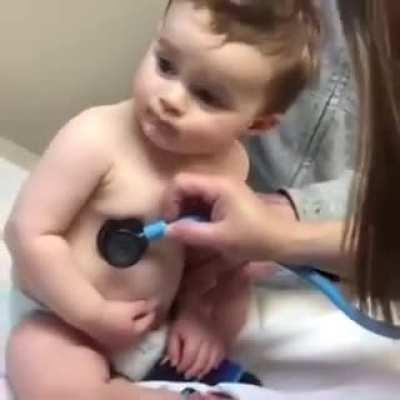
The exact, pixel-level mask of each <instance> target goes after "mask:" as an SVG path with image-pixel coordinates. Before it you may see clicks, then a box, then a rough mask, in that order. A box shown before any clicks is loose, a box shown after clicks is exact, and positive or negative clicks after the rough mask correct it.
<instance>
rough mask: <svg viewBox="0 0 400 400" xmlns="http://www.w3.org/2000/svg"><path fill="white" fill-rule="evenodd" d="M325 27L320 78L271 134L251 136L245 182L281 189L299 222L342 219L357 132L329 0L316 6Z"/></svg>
mask: <svg viewBox="0 0 400 400" xmlns="http://www.w3.org/2000/svg"><path fill="white" fill-rule="evenodd" d="M321 4H322V6H323V8H324V13H325V14H326V21H327V25H328V38H327V41H326V44H325V47H324V49H323V54H322V62H321V65H322V68H321V74H320V78H319V79H318V81H317V82H314V83H313V84H312V85H310V87H309V88H307V89H306V90H305V91H304V93H303V94H302V95H301V97H300V98H299V100H298V101H297V102H296V103H295V104H294V106H292V108H291V109H290V110H289V111H288V112H287V114H286V115H285V116H284V118H283V120H282V123H281V124H280V125H279V127H278V128H276V129H275V130H274V131H272V132H268V133H266V134H265V135H263V136H260V137H254V138H252V139H251V140H250V141H249V142H248V143H247V144H248V150H249V153H250V159H251V173H250V178H249V182H250V184H251V185H252V186H253V187H254V188H255V189H256V190H258V191H262V192H271V191H276V190H279V189H284V190H286V193H287V194H288V195H289V196H290V197H291V199H292V200H293V203H294V204H295V206H296V209H297V213H298V215H299V217H300V218H301V219H304V220H312V219H338V218H339V219H341V218H344V217H345V216H346V212H347V203H348V194H349V189H350V186H351V182H352V176H353V172H352V170H353V169H354V159H355V154H354V153H355V145H356V143H357V141H356V140H355V136H356V132H357V130H356V129H357V120H356V118H357V105H356V100H355V99H356V93H355V88H354V83H353V79H352V76H351V68H350V62H349V58H348V53H347V48H346V45H345V40H344V37H343V33H342V29H341V25H340V20H339V17H338V13H337V9H336V5H335V1H334V0H324V1H322V2H321Z"/></svg>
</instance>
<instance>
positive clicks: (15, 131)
mask: <svg viewBox="0 0 400 400" xmlns="http://www.w3.org/2000/svg"><path fill="white" fill-rule="evenodd" d="M164 4H165V0H115V1H113V0H0V10H1V11H0V51H1V55H0V136H2V137H4V138H6V139H10V140H12V141H14V142H16V143H18V144H20V145H23V146H25V147H27V148H28V149H29V150H32V151H35V152H38V153H39V152H41V151H42V150H43V149H44V147H45V146H46V144H47V143H48V141H49V139H50V138H51V137H52V135H54V133H55V132H56V131H57V129H58V128H59V127H60V126H61V125H62V124H63V123H64V122H65V121H66V120H67V119H69V118H70V117H71V116H73V115H75V114H76V113H77V112H79V111H80V110H82V109H84V108H86V107H88V106H89V105H94V104H107V103H111V102H115V101H118V100H120V99H124V98H126V97H127V96H129V93H130V80H131V75H132V72H133V71H134V69H135V66H136V65H137V62H138V60H139V59H140V56H141V55H142V54H143V52H144V50H145V48H146V45H147V44H148V42H149V39H150V37H151V33H152V32H153V31H154V29H155V26H156V21H157V19H158V17H159V16H160V13H161V10H162V8H163V5H164Z"/></svg>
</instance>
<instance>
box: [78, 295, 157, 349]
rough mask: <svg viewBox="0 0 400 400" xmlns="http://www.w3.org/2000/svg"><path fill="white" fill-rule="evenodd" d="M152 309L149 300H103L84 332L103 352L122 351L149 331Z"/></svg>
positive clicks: (152, 306) (153, 304) (155, 305)
mask: <svg viewBox="0 0 400 400" xmlns="http://www.w3.org/2000/svg"><path fill="white" fill-rule="evenodd" d="M156 308H157V304H156V302H155V301H152V300H138V301H132V302H128V301H110V300H107V301H105V302H104V303H103V304H102V307H101V309H99V312H98V315H97V316H96V317H95V319H94V321H92V322H91V323H90V325H89V326H88V328H87V329H85V331H86V333H88V334H89V335H90V336H91V337H92V338H93V339H95V340H96V341H97V342H99V343H100V344H101V345H102V346H104V347H105V349H106V350H117V349H122V348H124V347H127V346H129V345H132V343H134V342H135V341H136V340H137V339H139V338H140V337H141V336H142V335H143V334H145V333H146V332H148V331H149V330H150V329H151V328H152V327H153V324H154V322H155V317H156Z"/></svg>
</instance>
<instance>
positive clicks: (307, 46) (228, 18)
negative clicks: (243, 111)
mask: <svg viewBox="0 0 400 400" xmlns="http://www.w3.org/2000/svg"><path fill="white" fill-rule="evenodd" d="M178 1H190V2H191V3H192V4H193V5H194V6H195V7H198V8H206V9H207V10H209V11H210V13H211V18H212V22H211V24H212V26H211V29H212V30H213V31H214V32H215V33H217V34H223V35H225V36H226V41H236V42H244V43H247V44H251V45H254V46H256V47H257V48H258V49H259V50H260V51H261V52H262V53H263V54H265V55H268V56H271V62H273V63H274V64H273V65H274V68H273V70H274V73H273V75H272V77H271V79H270V81H269V82H268V84H267V87H266V90H267V91H268V100H267V104H266V112H268V113H283V112H285V111H286V110H287V109H288V108H289V107H290V106H291V104H292V103H293V102H294V101H295V99H296V98H297V97H298V95H299V94H300V93H301V91H302V90H303V89H304V88H305V86H306V85H307V83H309V81H310V80H311V79H312V78H313V77H314V76H315V75H316V72H317V70H318V66H319V49H320V44H321V37H322V34H321V18H320V13H319V8H318V7H317V5H316V4H315V2H314V1H313V0H169V2H168V4H167V8H166V12H168V9H169V7H170V6H171V4H172V3H173V2H178Z"/></svg>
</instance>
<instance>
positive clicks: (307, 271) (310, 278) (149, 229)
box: [143, 216, 400, 339]
mask: <svg viewBox="0 0 400 400" xmlns="http://www.w3.org/2000/svg"><path fill="white" fill-rule="evenodd" d="M185 218H191V219H195V220H198V221H202V220H203V221H204V219H202V218H199V217H197V216H188V217H185ZM167 229H168V223H167V222H165V221H163V220H160V221H156V222H154V223H152V224H149V225H147V226H145V227H144V229H143V235H144V236H145V237H146V239H147V240H148V241H149V242H151V241H155V240H160V239H162V238H163V237H164V236H165V235H166V233H167ZM283 267H284V268H286V269H288V270H289V271H291V272H292V273H294V274H296V275H297V276H299V277H300V278H301V279H302V280H304V281H305V282H307V283H309V284H310V285H311V286H313V287H315V288H316V289H318V290H319V291H320V292H322V294H324V295H325V296H326V297H327V298H328V299H329V300H330V301H331V302H332V304H333V305H335V306H336V307H337V308H338V309H339V310H340V311H342V312H343V313H344V314H345V315H346V316H347V317H348V318H350V319H351V320H352V321H354V322H355V323H357V324H358V325H360V326H362V327H363V328H365V329H367V330H368V331H370V332H373V333H375V334H377V335H379V336H384V337H387V338H390V339H400V326H395V325H392V324H390V323H388V322H384V321H379V320H376V319H374V318H371V317H369V316H368V315H367V314H364V313H363V312H362V311H360V310H359V309H358V308H357V307H355V306H354V305H353V304H352V303H351V302H350V301H349V300H348V299H347V298H346V297H345V296H344V294H343V293H342V291H341V290H340V288H339V286H338V285H337V284H335V283H334V282H332V280H330V279H329V278H327V277H326V276H324V275H323V274H321V273H320V272H319V271H318V270H317V269H316V268H314V267H307V266H302V267H298V266H289V265H283Z"/></svg>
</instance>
